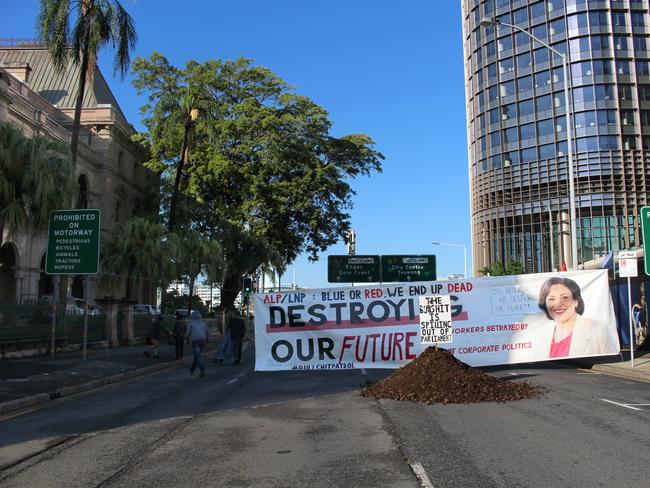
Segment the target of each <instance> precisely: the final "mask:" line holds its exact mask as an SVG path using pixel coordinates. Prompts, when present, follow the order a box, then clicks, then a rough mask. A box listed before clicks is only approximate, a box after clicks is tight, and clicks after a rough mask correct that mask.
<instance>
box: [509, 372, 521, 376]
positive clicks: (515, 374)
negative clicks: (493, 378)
mask: <svg viewBox="0 0 650 488" xmlns="http://www.w3.org/2000/svg"><path fill="white" fill-rule="evenodd" d="M508 374H509V375H512V376H517V375H518V374H519V373H508Z"/></svg>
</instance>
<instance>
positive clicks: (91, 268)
mask: <svg viewBox="0 0 650 488" xmlns="http://www.w3.org/2000/svg"><path fill="white" fill-rule="evenodd" d="M99 221H100V212H99V210H98V209H85V208H84V209H76V210H54V211H53V212H52V213H50V225H49V229H48V232H47V254H46V258H45V273H47V274H49V275H77V274H96V273H97V271H99Z"/></svg>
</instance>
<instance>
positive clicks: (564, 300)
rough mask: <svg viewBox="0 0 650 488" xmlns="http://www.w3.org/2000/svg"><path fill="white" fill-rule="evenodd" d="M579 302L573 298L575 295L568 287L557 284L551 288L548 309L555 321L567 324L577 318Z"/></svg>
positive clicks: (548, 296)
mask: <svg viewBox="0 0 650 488" xmlns="http://www.w3.org/2000/svg"><path fill="white" fill-rule="evenodd" d="M577 306H578V300H576V299H575V298H573V293H571V290H569V289H568V288H567V287H566V286H564V285H561V284H557V285H553V286H551V288H550V290H549V292H548V295H547V296H546V309H547V310H548V312H549V314H550V315H551V317H553V320H555V321H556V322H560V323H563V324H567V323H568V322H571V321H572V320H575V317H576V307H577Z"/></svg>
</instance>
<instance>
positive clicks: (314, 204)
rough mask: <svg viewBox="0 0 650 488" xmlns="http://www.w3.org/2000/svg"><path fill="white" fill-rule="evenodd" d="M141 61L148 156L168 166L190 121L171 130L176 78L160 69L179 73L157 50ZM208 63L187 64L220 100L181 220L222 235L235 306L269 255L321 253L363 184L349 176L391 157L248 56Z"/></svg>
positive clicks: (197, 156) (203, 137) (199, 147)
mask: <svg viewBox="0 0 650 488" xmlns="http://www.w3.org/2000/svg"><path fill="white" fill-rule="evenodd" d="M136 63H138V64H137V66H138V72H137V73H136V75H137V76H138V77H139V79H142V80H145V79H146V80H147V83H146V84H144V83H143V84H142V85H141V86H142V87H143V88H142V91H145V92H147V93H149V104H148V105H147V106H145V107H144V111H145V114H146V118H145V125H146V126H147V128H148V134H147V135H146V137H147V138H148V140H149V143H150V145H151V147H152V151H151V154H152V160H151V161H149V163H148V165H149V167H150V168H152V169H154V170H158V171H160V172H161V173H163V174H164V170H165V168H167V167H168V166H169V164H168V161H169V158H170V154H171V153H170V152H169V151H168V148H170V147H176V148H180V147H181V144H180V142H179V141H182V139H181V135H182V133H183V127H182V126H181V125H180V124H177V125H176V130H175V131H174V130H172V129H171V128H169V130H167V128H168V125H167V123H168V121H167V120H166V119H165V117H164V112H163V111H161V110H157V105H158V104H159V103H160V98H161V97H160V95H158V94H159V93H162V92H163V91H164V90H163V88H164V84H165V83H167V84H169V80H168V79H167V78H166V77H162V76H159V74H160V71H158V69H159V68H160V66H163V67H164V68H165V69H164V70H163V72H164V73H166V74H167V75H166V76H167V77H173V76H176V75H175V74H174V71H173V70H170V69H168V68H167V67H168V63H167V60H166V59H164V57H162V56H161V55H159V54H157V55H156V58H154V57H152V58H151V59H150V60H149V61H148V62H144V61H143V62H142V63H139V61H137V62H136ZM188 65H192V66H195V64H194V63H193V62H190V63H188ZM201 66H202V69H200V70H198V69H195V70H193V71H192V72H189V71H188V70H187V69H186V70H185V71H183V73H182V74H183V77H184V81H183V83H184V84H186V85H189V84H191V83H192V82H193V80H194V77H195V76H199V75H197V74H196V73H200V80H199V81H200V82H201V83H202V84H205V85H206V86H207V87H208V91H209V94H210V97H211V99H210V104H211V106H212V107H213V109H212V110H211V120H210V121H209V123H208V122H204V123H198V124H196V125H195V126H194V127H193V130H192V137H193V142H192V158H191V159H190V160H189V161H185V167H184V169H183V172H184V177H185V178H186V179H187V182H186V184H185V185H184V186H183V187H182V191H181V192H180V193H181V194H183V195H184V196H185V198H186V199H187V201H188V202H189V203H190V204H191V212H187V213H185V214H184V216H183V220H184V222H185V224H184V225H185V226H186V227H187V228H194V229H197V230H199V231H200V232H202V233H203V234H204V235H205V236H207V237H208V238H210V239H213V240H218V241H219V242H221V243H222V247H223V252H224V257H225V260H226V264H227V269H226V277H225V280H224V285H223V287H224V290H223V292H222V304H224V305H225V306H230V305H232V303H233V301H234V299H235V297H236V295H237V293H238V292H239V290H240V289H241V279H242V276H243V275H245V274H252V273H253V272H255V270H256V269H257V268H258V266H260V265H261V264H262V263H268V262H270V261H273V262H274V263H281V264H282V265H283V266H286V265H287V264H289V263H291V262H292V261H293V260H294V259H295V258H296V257H297V256H298V255H299V254H300V253H302V252H305V251H306V252H308V253H309V254H310V257H311V259H314V260H315V259H317V258H318V253H319V252H322V251H324V250H325V249H326V248H327V247H328V246H330V245H332V244H334V243H335V242H337V241H338V240H339V239H341V238H343V236H344V235H345V232H346V230H348V229H349V214H348V213H347V211H348V210H349V209H350V208H351V207H352V196H353V195H354V193H355V192H354V190H353V189H352V187H351V181H352V180H353V179H354V178H355V177H357V176H360V175H370V174H371V173H372V172H374V171H381V160H382V159H383V156H382V155H381V154H380V153H379V152H377V151H376V150H375V149H374V142H373V141H372V139H371V138H370V137H368V136H367V135H364V134H352V135H348V136H344V137H340V138H337V137H334V136H332V135H331V134H330V128H331V122H330V121H329V120H328V114H327V112H326V111H325V110H324V109H323V108H322V107H320V106H318V105H317V104H315V103H314V102H312V101H311V100H310V99H309V98H307V97H304V96H300V95H297V94H295V93H294V92H293V91H292V90H291V89H290V87H289V86H288V85H287V84H286V82H285V81H284V80H282V79H281V78H279V77H278V76H277V75H275V74H274V73H273V72H272V71H270V70H268V69H266V68H264V67H260V66H254V65H253V64H252V62H251V61H250V60H247V59H238V60H236V61H223V62H222V61H207V62H205V63H203V64H202V65H201ZM160 128H165V130H162V129H161V130H159V129H160ZM173 153H174V154H178V151H174V152H173ZM174 168H176V166H174ZM173 176H175V174H174V175H173ZM168 177H172V175H171V174H168Z"/></svg>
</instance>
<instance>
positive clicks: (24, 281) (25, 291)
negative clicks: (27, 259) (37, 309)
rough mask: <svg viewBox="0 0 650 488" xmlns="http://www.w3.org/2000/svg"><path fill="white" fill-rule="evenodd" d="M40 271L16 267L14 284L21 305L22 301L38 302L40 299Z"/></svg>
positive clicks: (17, 300)
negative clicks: (23, 299)
mask: <svg viewBox="0 0 650 488" xmlns="http://www.w3.org/2000/svg"><path fill="white" fill-rule="evenodd" d="M40 275H41V273H40V270H36V269H34V268H27V267H22V266H15V267H14V280H15V281H14V282H15V285H16V302H18V303H20V302H21V299H22V298H23V297H25V299H26V300H27V299H29V300H32V301H34V302H35V301H36V300H37V299H38V280H39V279H40Z"/></svg>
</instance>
